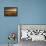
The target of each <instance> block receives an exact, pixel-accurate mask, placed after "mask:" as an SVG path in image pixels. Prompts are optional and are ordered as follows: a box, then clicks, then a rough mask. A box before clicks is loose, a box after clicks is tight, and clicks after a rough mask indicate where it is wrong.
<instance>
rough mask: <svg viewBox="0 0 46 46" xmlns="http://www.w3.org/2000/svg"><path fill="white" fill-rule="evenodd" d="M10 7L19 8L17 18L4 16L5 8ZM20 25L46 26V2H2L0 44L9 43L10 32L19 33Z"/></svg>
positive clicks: (31, 0) (28, 0) (24, 0)
mask: <svg viewBox="0 0 46 46" xmlns="http://www.w3.org/2000/svg"><path fill="white" fill-rule="evenodd" d="M8 6H13V7H14V6H15V7H18V16H17V17H5V16H4V7H8ZM18 24H46V0H14V1H13V0H8V1H7V0H3V1H2V0H1V1H0V44H7V43H8V39H7V36H8V34H9V32H11V31H12V32H16V33H17V32H18V30H17V25H18ZM16 42H17V40H16Z"/></svg>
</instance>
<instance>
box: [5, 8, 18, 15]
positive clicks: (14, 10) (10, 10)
mask: <svg viewBox="0 0 46 46" xmlns="http://www.w3.org/2000/svg"><path fill="white" fill-rule="evenodd" d="M4 16H18V8H17V7H4Z"/></svg>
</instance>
